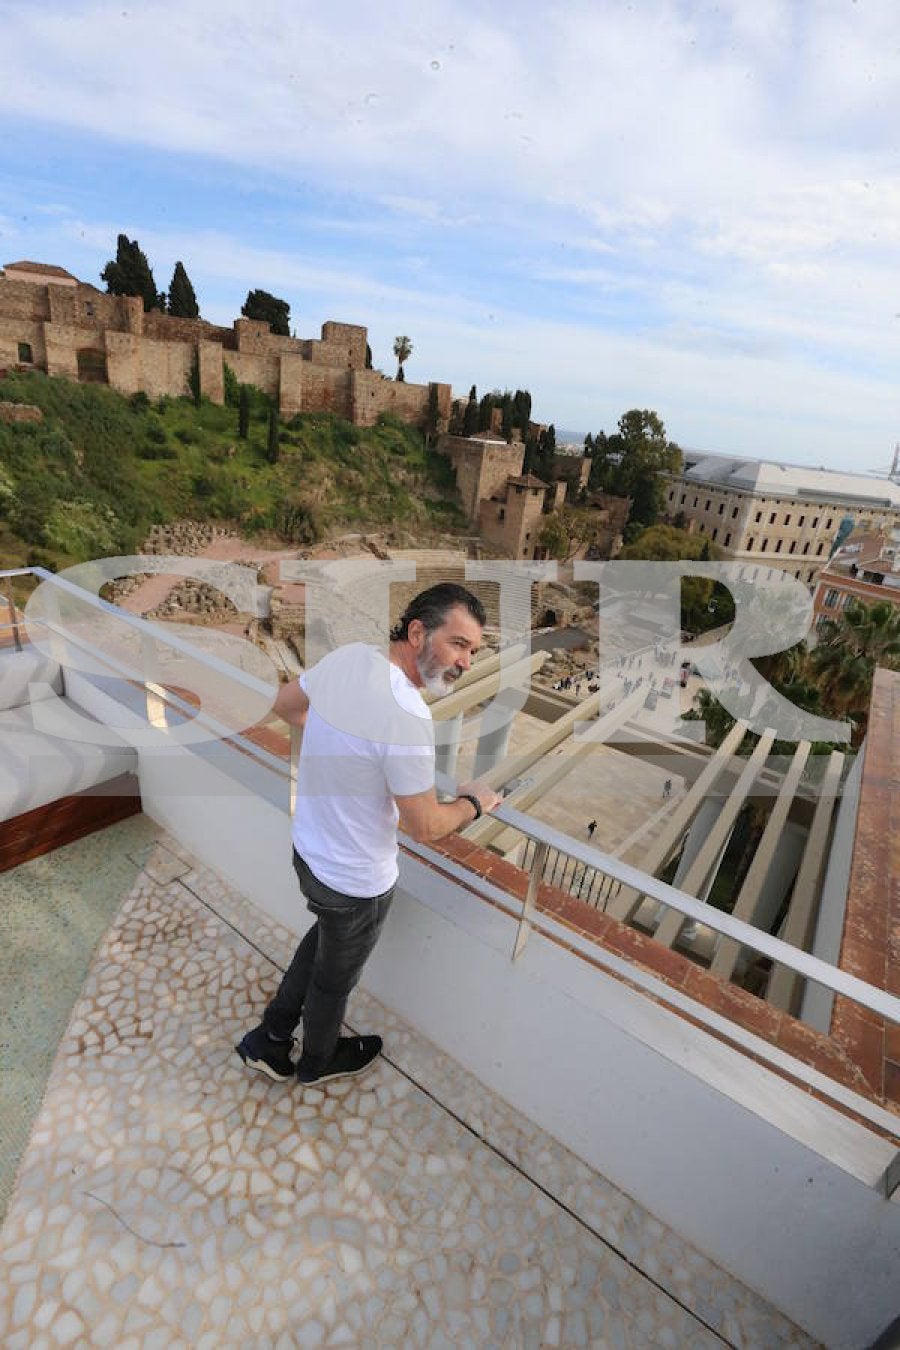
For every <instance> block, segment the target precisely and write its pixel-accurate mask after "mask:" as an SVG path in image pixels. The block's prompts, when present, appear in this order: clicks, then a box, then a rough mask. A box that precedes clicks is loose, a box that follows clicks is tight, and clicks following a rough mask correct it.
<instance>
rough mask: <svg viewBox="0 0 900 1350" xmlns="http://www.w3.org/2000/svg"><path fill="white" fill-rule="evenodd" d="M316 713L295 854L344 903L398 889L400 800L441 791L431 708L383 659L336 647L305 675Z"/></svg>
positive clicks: (358, 648) (302, 772)
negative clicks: (350, 898)
mask: <svg viewBox="0 0 900 1350" xmlns="http://www.w3.org/2000/svg"><path fill="white" fill-rule="evenodd" d="M299 682H300V687H301V689H302V690H303V691H304V693H305V694H306V695H307V697H308V698H309V702H310V707H309V713H308V715H307V718H306V726H305V728H304V731H303V748H302V751H301V754H300V764H299V767H298V772H297V808H296V811H295V812H294V823H293V830H292V837H293V841H294V847H295V848H296V850H297V852H298V853H299V854H300V855H301V857H302V858H303V859H304V861H305V862H306V863H307V864H308V866H309V867H310V869H311V870H312V871H313V872H314V873H315V875H316V876H317V877H318V878H319V880H320V881H323V882H324V883H325V885H326V886H331V887H333V888H334V890H337V891H342V892H343V893H344V894H345V895H358V896H363V895H381V894H382V892H384V891H386V890H388V889H389V888H390V887H391V886H393V884H394V882H395V881H396V880H397V822H398V819H399V813H398V811H397V807H396V804H395V802H394V797H395V796H399V797H405V796H411V795H413V794H414V793H417V792H426V791H427V790H428V789H429V788H430V787H433V786H434V727H433V724H432V721H431V713H430V711H429V709H428V705H427V704H426V703H425V701H424V700H423V698H422V696H421V694H420V693H419V691H418V689H417V688H416V687H415V685H414V684H413V683H412V682H411V681H410V680H409V679H408V678H407V677H406V675H404V673H403V671H402V670H401V669H400V668H399V667H398V666H395V665H393V664H392V663H391V662H390V661H388V659H387V657H386V655H385V654H384V652H383V651H380V650H379V649H378V648H377V647H373V646H369V645H367V644H365V643H362V642H351V643H349V644H348V645H347V646H344V647H338V648H336V649H335V650H334V651H333V652H329V654H328V655H327V656H326V657H324V658H323V659H322V660H321V661H319V662H317V664H316V665H315V666H313V667H312V668H311V669H310V670H308V671H306V672H305V673H304V674H303V675H301V676H300V681H299Z"/></svg>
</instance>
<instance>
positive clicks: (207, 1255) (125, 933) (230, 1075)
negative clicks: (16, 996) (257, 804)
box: [0, 827, 811, 1350]
mask: <svg viewBox="0 0 900 1350" xmlns="http://www.w3.org/2000/svg"><path fill="white" fill-rule="evenodd" d="M117 828H119V827H117ZM109 833H110V832H107V834H109ZM245 935H246V936H245ZM291 947H292V940H291V937H290V935H289V934H288V933H287V932H286V931H285V930H284V929H283V928H281V927H280V926H279V925H277V924H274V923H272V922H271V921H268V920H266V919H265V918H264V917H263V916H261V915H260V914H259V913H258V912H257V911H256V910H255V909H253V908H252V907H251V906H249V905H248V904H247V903H246V902H245V901H244V900H243V899H242V898H241V897H240V896H238V895H236V894H235V893H234V892H232V891H231V890H230V889H229V888H228V887H227V886H225V885H224V884H223V883H222V882H221V881H220V880H219V879H218V878H217V877H216V876H215V875H214V874H213V873H211V872H210V871H208V870H207V869H205V868H202V867H199V866H198V865H196V864H195V863H194V861H193V860H192V859H191V858H190V857H188V856H187V855H185V854H183V852H182V851H181V850H180V849H179V846H178V845H177V844H175V843H174V842H173V841H171V840H169V841H161V843H160V844H159V846H158V847H157V848H156V849H155V850H154V851H153V853H152V854H151V856H150V857H149V858H147V860H146V862H145V866H144V868H143V870H142V871H141V873H140V875H139V876H138V877H137V880H136V882H135V883H134V884H133V885H131V887H130V889H129V890H128V893H127V896H126V898H125V900H124V903H123V905H122V907H121V909H120V911H119V913H118V915H117V917H116V919H115V921H114V922H113V923H112V926H111V927H110V928H109V930H108V932H107V934H106V936H105V938H104V940H103V942H102V943H101V945H100V948H99V950H98V952H97V955H96V958H95V960H94V962H93V965H92V967H91V970H90V973H89V975H88V977H87V980H86V982H85V984H84V987H83V990H82V993H81V997H80V999H79V1000H78V1002H77V1004H76V1006H75V1008H74V1010H73V1014H72V1018H71V1021H70V1022H69V1025H68V1028H67V1030H66V1031H65V1034H64V1036H63V1039H62V1041H61V1044H60V1047H59V1052H58V1055H57V1058H56V1062H55V1065H54V1067H53V1071H52V1074H51V1077H50V1081H49V1084H48V1088H47V1093H46V1096H45V1099H44V1103H43V1106H42V1109H41V1111H40V1114H39V1116H38V1119H37V1122H36V1125H35V1128H34V1131H33V1133H32V1136H31V1140H30V1143H29V1146H28V1148H27V1151H26V1153H25V1156H24V1159H23V1162H22V1167H21V1170H20V1173H19V1177H18V1181H17V1186H16V1191H15V1194H14V1197H13V1200H12V1203H11V1205H10V1208H9V1212H8V1215H7V1218H6V1222H5V1224H4V1226H3V1229H2V1231H0V1344H2V1345H3V1346H4V1347H8V1348H9V1350H19V1348H21V1350H24V1348H25V1347H28V1350H32V1348H33V1347H44V1346H46V1347H51V1346H58V1345H73V1346H114V1347H116V1350H125V1348H126V1347H127V1348H128V1350H131V1348H134V1350H144V1348H145V1347H146V1350H151V1347H156V1346H158V1347H166V1350H168V1348H169V1347H175V1346H185V1347H186V1346H197V1347H210V1350H212V1347H221V1346H251V1347H267V1348H268V1347H273V1348H275V1350H281V1347H284V1348H285V1350H287V1348H288V1347H293V1346H317V1345H360V1346H407V1345H410V1346H435V1347H437V1346H446V1347H461V1346H470V1347H477V1348H478V1350H481V1348H482V1347H490V1346H517V1347H518V1346H534V1347H539V1346H542V1345H560V1346H566V1347H569V1346H588V1345H590V1346H615V1347H651V1346H652V1347H658V1346H673V1347H680V1346H690V1347H713V1346H721V1345H723V1344H727V1345H740V1346H748V1347H749V1346H754V1347H763V1346H765V1347H769V1346H798V1347H799V1346H808V1345H810V1344H811V1343H810V1342H809V1340H808V1339H807V1338H806V1337H804V1336H803V1335H802V1334H801V1333H800V1332H798V1331H797V1329H796V1328H794V1327H792V1326H791V1325H790V1324H789V1323H788V1322H787V1321H785V1319H784V1318H782V1317H781V1316H780V1315H778V1314H777V1313H775V1312H773V1311H772V1310H771V1309H770V1308H769V1307H768V1306H767V1305H766V1304H765V1303H764V1302H763V1301H762V1300H761V1299H759V1298H758V1297H757V1296H756V1295H754V1294H753V1293H752V1292H750V1291H749V1290H747V1289H746V1288H744V1287H743V1286H741V1285H739V1284H738V1283H737V1282H736V1281H734V1280H733V1279H731V1278H730V1277H729V1276H727V1275H726V1274H724V1273H723V1272H722V1271H720V1270H718V1269H717V1268H716V1267H715V1266H714V1265H712V1263H711V1262H709V1261H708V1260H707V1259H706V1258H705V1257H703V1256H701V1255H700V1254H699V1253H697V1252H696V1251H694V1250H693V1249H691V1248H690V1247H689V1246H688V1245H687V1244H685V1243H684V1242H682V1241H681V1239H679V1238H678V1237H677V1235H675V1234H674V1233H672V1232H671V1231H669V1230H667V1229H666V1228H665V1227H664V1226H663V1225H662V1224H660V1223H659V1222H658V1221H656V1220H655V1219H653V1218H652V1216H650V1215H649V1214H647V1213H646V1212H645V1211H643V1210H641V1209H640V1207H638V1206H636V1205H635V1204H634V1203H633V1202H632V1201H630V1200H629V1199H628V1197H626V1196H624V1195H622V1194H621V1193H620V1192H618V1191H616V1190H615V1188H614V1187H612V1186H610V1185H609V1183H608V1182H606V1181H605V1180H604V1179H603V1178H602V1177H598V1176H597V1175H596V1174H594V1173H592V1172H591V1171H590V1170H589V1169H588V1168H586V1167H585V1166H584V1165H583V1164H581V1163H580V1162H579V1161H578V1160H577V1159H576V1158H574V1157H573V1156H572V1155H571V1154H570V1153H569V1152H568V1151H567V1150H565V1149H563V1148H562V1147H561V1146H560V1145H559V1144H557V1143H556V1142H555V1141H554V1140H553V1139H551V1138H550V1137H549V1136H547V1135H545V1134H543V1133H542V1132H541V1131H540V1130H538V1129H536V1128H535V1127H534V1126H533V1125H531V1124H530V1122H528V1121H523V1120H522V1119H520V1118H519V1117H518V1116H517V1115H516V1113H515V1112H513V1111H512V1110H511V1109H510V1108H509V1107H508V1106H507V1105H506V1104H505V1103H504V1102H502V1101H501V1100H500V1099H499V1098H497V1097H495V1096H494V1095H493V1094H492V1093H491V1092H490V1091H489V1090H488V1088H486V1087H485V1086H484V1085H482V1084H480V1083H478V1082H477V1081H476V1080H475V1079H473V1078H472V1076H471V1075H469V1074H468V1073H466V1072H465V1071H464V1070H462V1069H461V1068H460V1067H459V1066H458V1065H457V1064H455V1063H454V1062H453V1061H452V1060H450V1059H449V1058H448V1057H447V1056H445V1055H442V1054H440V1053H439V1052H438V1051H436V1050H435V1048H434V1047H433V1046H431V1045H430V1044H429V1043H428V1042H427V1041H425V1040H424V1038H422V1037H420V1036H419V1035H418V1034H417V1033H416V1032H415V1031H414V1030H412V1029H411V1028H410V1027H409V1026H407V1025H404V1024H402V1023H400V1022H399V1021H398V1019H397V1018H396V1017H394V1016H393V1015H391V1014H390V1013H389V1012H388V1011H387V1010H386V1009H385V1008H383V1007H381V1006H380V1005H378V1004H377V1003H376V1002H375V1000H373V999H372V998H370V997H369V996H367V995H366V994H365V993H363V992H361V991H360V992H358V993H357V995H356V996H355V998H354V1001H353V1002H352V1004H351V1008H350V1012H349V1016H348V1020H349V1022H350V1024H351V1025H352V1026H353V1027H354V1028H355V1029H356V1030H360V1031H365V1030H370V1029H375V1028H377V1029H379V1030H380V1031H382V1033H383V1034H384V1036H385V1051H386V1053H385V1057H384V1058H383V1059H381V1060H380V1061H378V1062H377V1064H376V1066H375V1067H374V1069H373V1070H372V1072H371V1073H370V1074H368V1075H367V1076H366V1077H365V1078H363V1079H360V1080H357V1081H355V1082H351V1083H334V1084H330V1085H328V1087H326V1088H325V1089H324V1090H323V1089H321V1088H318V1089H317V1088H307V1089H305V1090H303V1089H300V1088H299V1087H298V1086H297V1085H290V1084H289V1085H277V1084H271V1083H269V1082H268V1081H266V1080H262V1079H260V1078H259V1077H257V1076H256V1075H251V1074H250V1073H249V1072H248V1071H247V1070H246V1069H245V1068H244V1067H243V1066H242V1065H241V1064H240V1062H239V1060H238V1059H237V1057H236V1056H235V1054H234V1051H233V1049H232V1046H233V1043H234V1041H235V1039H236V1038H237V1037H238V1035H239V1033H240V1032H241V1030H242V1029H243V1028H245V1027H246V1026H247V1025H249V1024H250V1023H252V1021H253V1020H254V1018H255V1015H256V1013H257V1012H258V1010H259V1009H260V1007H261V1006H262V1004H263V1003H264V1001H265V999H266V997H267V996H268V994H269V992H270V991H271V990H272V989H273V988H274V985H275V983H276V981H277V979H278V968H279V967H281V966H283V965H284V963H285V960H286V958H287V957H288V955H289V953H290V951H291Z"/></svg>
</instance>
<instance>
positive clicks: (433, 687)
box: [416, 635, 459, 698]
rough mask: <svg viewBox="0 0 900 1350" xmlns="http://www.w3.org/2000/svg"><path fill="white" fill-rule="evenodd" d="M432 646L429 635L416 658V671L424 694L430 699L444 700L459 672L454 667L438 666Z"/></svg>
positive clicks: (450, 691)
mask: <svg viewBox="0 0 900 1350" xmlns="http://www.w3.org/2000/svg"><path fill="white" fill-rule="evenodd" d="M433 646H434V643H433V639H432V638H431V636H430V635H429V636H428V637H427V638H426V639H425V646H424V648H423V651H422V655H421V656H419V657H417V658H416V669H417V670H418V672H419V679H420V680H421V681H422V685H423V687H424V689H425V692H426V693H427V694H430V695H431V697H432V698H444V697H445V696H446V695H447V694H450V693H452V692H453V686H454V684H455V683H456V681H457V679H458V678H459V671H458V669H457V667H456V666H455V665H449V666H442V665H440V663H439V661H438V658H437V657H436V656H435V655H434V654H433V650H432V649H433Z"/></svg>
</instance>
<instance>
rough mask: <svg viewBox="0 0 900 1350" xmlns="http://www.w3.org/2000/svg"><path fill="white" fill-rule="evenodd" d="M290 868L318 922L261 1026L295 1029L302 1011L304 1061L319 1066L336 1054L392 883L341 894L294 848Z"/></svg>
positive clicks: (286, 1032) (276, 1031)
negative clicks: (374, 890)
mask: <svg viewBox="0 0 900 1350" xmlns="http://www.w3.org/2000/svg"><path fill="white" fill-rule="evenodd" d="M294 870H295V871H296V873H297V877H298V879H299V881H300V887H301V889H302V891H303V894H304V895H305V896H306V904H307V908H308V909H309V910H311V911H312V913H313V914H315V916H316V922H315V923H314V924H313V926H312V928H310V930H309V932H308V933H307V934H306V936H305V937H304V938H303V941H302V942H301V943H300V946H299V947H298V948H297V950H296V951H295V953H294V959H293V960H292V961H291V964H290V965H289V966H288V968H287V971H286V973H285V976H284V979H283V980H282V981H281V984H280V985H279V988H278V992H277V994H276V995H275V997H274V998H273V999H272V1002H271V1003H270V1004H269V1006H268V1008H266V1011H265V1013H264V1014H263V1026H264V1027H265V1028H266V1030H267V1031H270V1032H271V1033H272V1034H273V1035H275V1036H279V1037H287V1036H290V1035H292V1034H293V1031H294V1028H295V1027H296V1026H297V1023H298V1022H299V1021H300V1017H301V1014H302V1017H303V1064H304V1067H306V1068H310V1069H323V1068H324V1067H325V1065H326V1064H327V1063H328V1062H329V1060H330V1059H331V1057H332V1055H333V1054H334V1051H335V1047H336V1046H337V1042H338V1035H339V1033H340V1028H341V1022H342V1021H343V1020H344V1012H345V1010H346V1007H347V999H348V998H349V997H350V992H351V990H352V989H353V988H354V986H355V985H356V984H357V982H358V980H359V977H360V975H361V974H362V969H363V966H364V965H365V964H366V960H367V958H368V956H369V954H370V953H371V951H372V948H373V947H374V946H375V943H376V942H377V941H378V935H379V933H380V932H381V929H382V927H383V925H384V921H385V919H386V918H387V916H388V910H389V909H390V907H391V900H392V899H393V898H394V887H393V886H392V887H391V889H390V890H389V891H385V892H384V894H383V895H373V896H363V897H362V898H360V897H359V896H356V895H344V894H343V893H342V892H341V891H334V890H332V888H331V887H330V886H326V885H325V883H324V882H322V881H320V880H319V878H318V877H317V876H315V875H314V874H313V873H312V872H311V871H310V870H309V868H308V867H307V865H306V863H305V862H304V861H303V859H302V858H301V857H300V854H299V853H298V852H297V850H296V849H295V850H294Z"/></svg>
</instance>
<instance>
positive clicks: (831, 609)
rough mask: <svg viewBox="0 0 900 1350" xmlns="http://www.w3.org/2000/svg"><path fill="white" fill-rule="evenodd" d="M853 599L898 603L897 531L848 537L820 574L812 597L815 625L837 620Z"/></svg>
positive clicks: (899, 553) (867, 602) (899, 538)
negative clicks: (828, 620) (827, 620)
mask: <svg viewBox="0 0 900 1350" xmlns="http://www.w3.org/2000/svg"><path fill="white" fill-rule="evenodd" d="M853 600H858V601H859V602H860V603H861V604H864V605H871V604H874V603H875V601H878V600H887V601H889V602H890V603H891V604H892V605H900V530H894V531H892V532H891V533H890V534H869V535H862V536H860V537H858V538H857V537H856V536H851V537H850V539H849V540H848V542H847V543H846V544H845V545H844V546H843V547H842V548H840V549H838V551H837V552H836V553H835V555H834V557H832V558H830V559H829V561H828V563H827V564H826V565H825V567H823V568H822V570H821V572H820V573H819V578H818V582H817V584H816V590H815V594H814V596H813V610H814V613H815V621H816V627H817V628H820V627H821V626H822V624H823V623H824V622H825V620H826V619H837V618H838V617H839V616H840V614H841V611H842V610H843V609H844V608H845V607H846V606H847V605H848V604H849V603H850V602H851V601H853Z"/></svg>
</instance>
